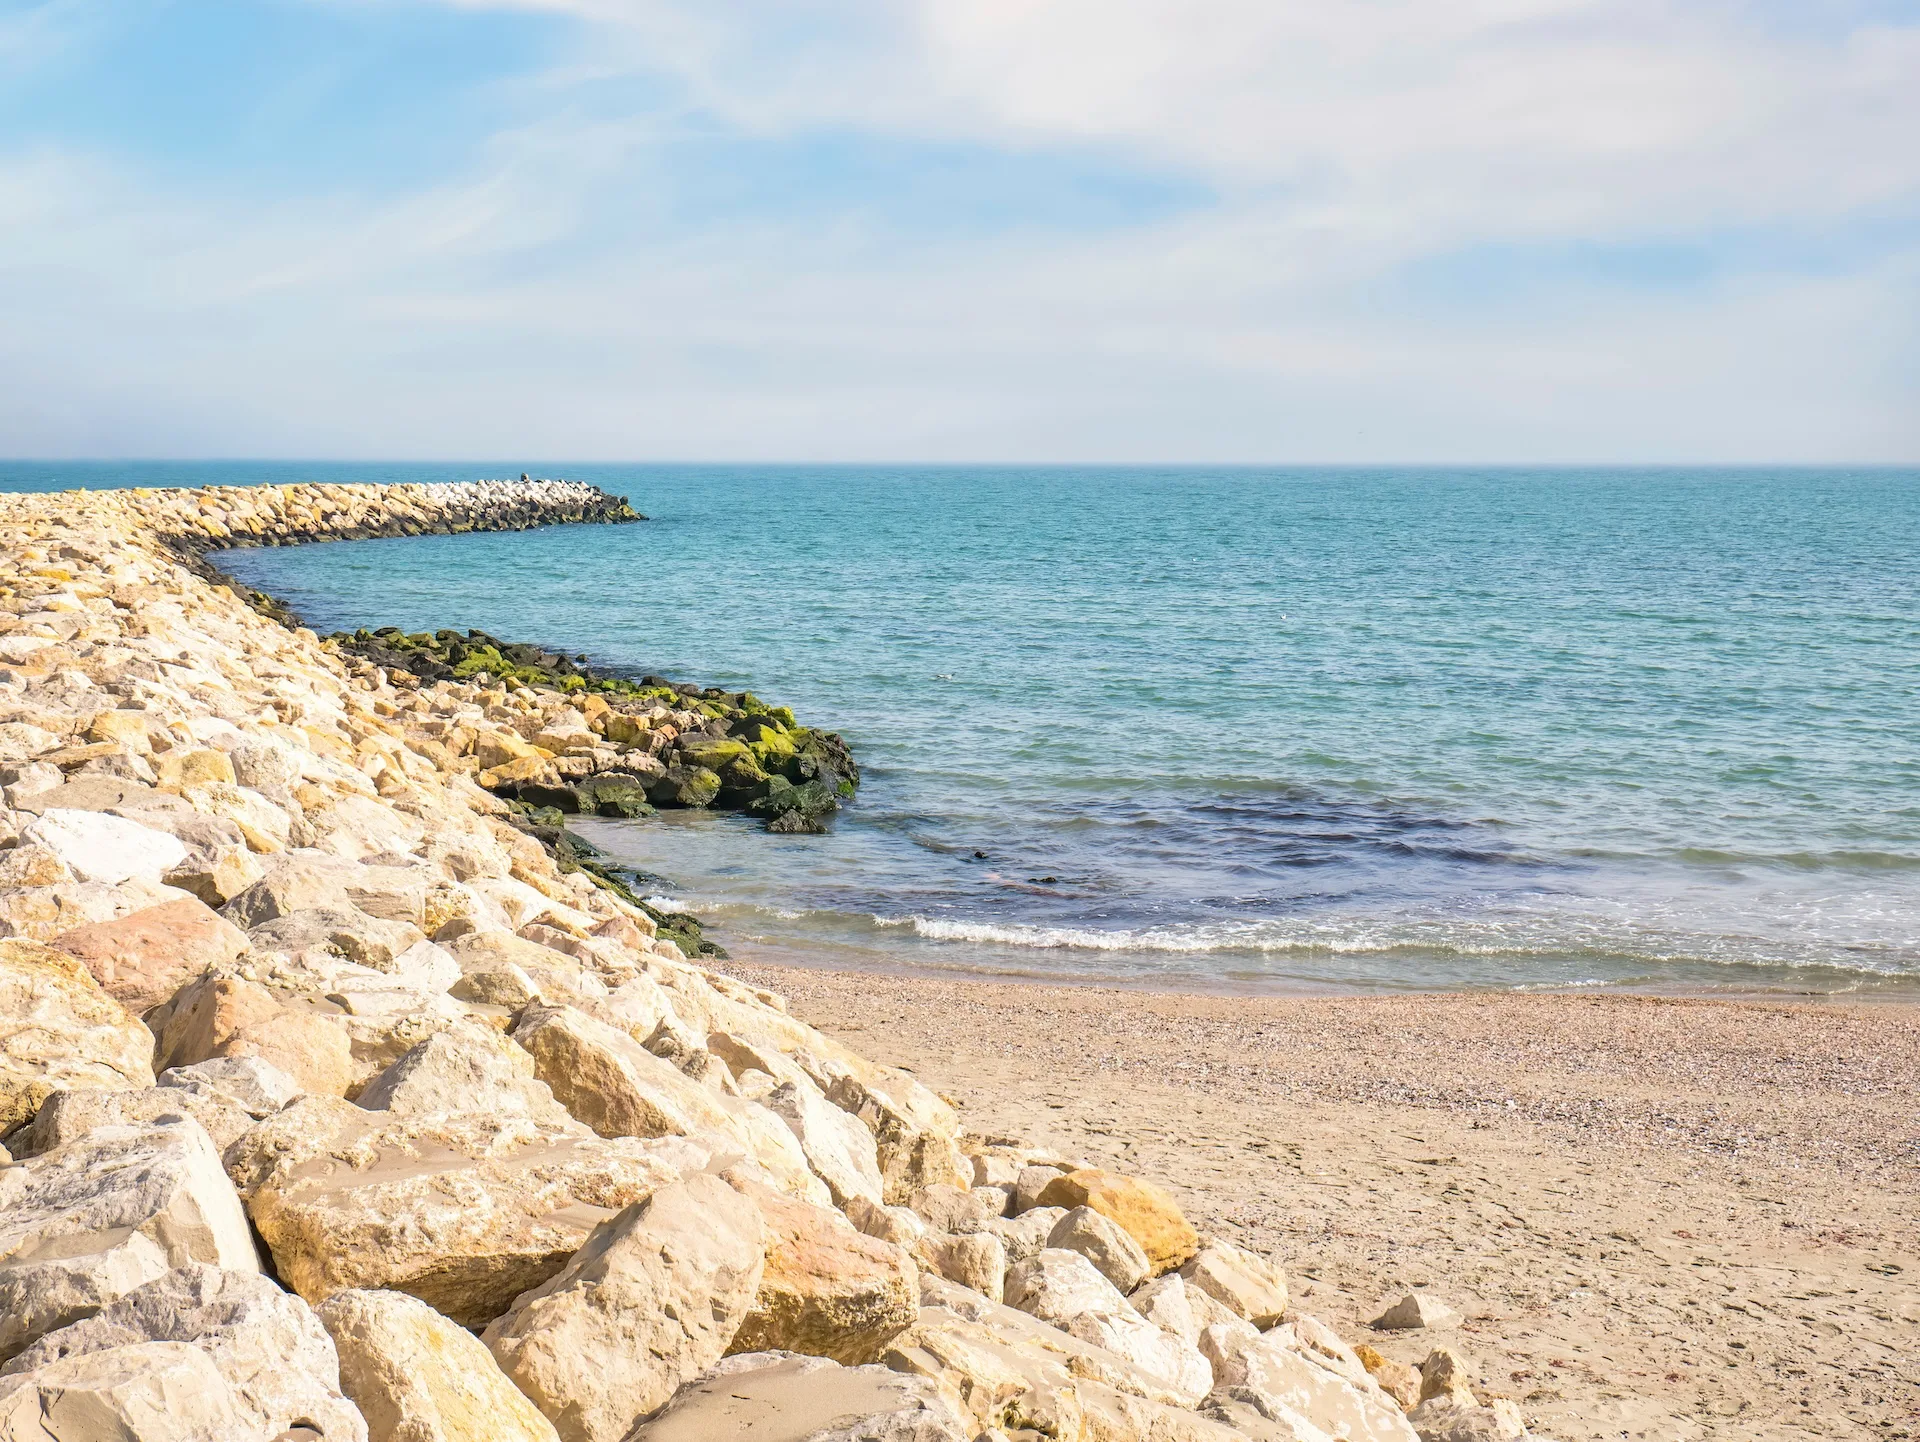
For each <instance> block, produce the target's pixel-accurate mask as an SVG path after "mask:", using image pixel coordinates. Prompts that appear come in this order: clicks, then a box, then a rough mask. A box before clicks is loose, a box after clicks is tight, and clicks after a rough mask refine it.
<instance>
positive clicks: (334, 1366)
mask: <svg viewBox="0 0 1920 1442" xmlns="http://www.w3.org/2000/svg"><path fill="white" fill-rule="evenodd" d="M182 1346H184V1347H189V1348H192V1349H194V1350H195V1351H197V1352H199V1353H200V1355H202V1356H203V1357H205V1358H206V1360H207V1361H208V1362H210V1363H211V1364H212V1369H211V1370H212V1378H211V1380H210V1381H209V1380H208V1378H207V1374H206V1371H205V1370H204V1369H199V1370H197V1372H196V1374H195V1375H196V1380H198V1381H199V1382H200V1384H201V1385H202V1386H203V1387H205V1388H206V1389H207V1390H208V1391H210V1392H212V1393H213V1395H214V1396H216V1397H219V1398H220V1399H221V1401H222V1402H224V1404H225V1410H226V1412H227V1413H228V1415H230V1416H231V1418H232V1423H231V1424H230V1427H229V1430H228V1431H226V1432H223V1433H215V1434H212V1436H213V1437H220V1438H228V1439H240V1438H247V1439H255V1438H257V1439H262V1442H265V1439H270V1438H278V1437H281V1436H284V1435H285V1434H286V1433H287V1432H288V1431H289V1430H290V1429H293V1428H297V1427H303V1428H305V1429H307V1432H308V1434H310V1435H312V1436H313V1437H315V1438H317V1439H324V1442H367V1428H366V1423H365V1422H363V1421H362V1420H361V1417H360V1413H359V1411H358V1409H356V1408H355V1407H354V1405H353V1404H352V1403H351V1402H349V1401H347V1399H346V1398H345V1397H343V1396H341V1394H340V1387H339V1363H338V1360H337V1358H336V1355H335V1353H334V1349H333V1342H332V1340H331V1339H330V1338H328V1336H327V1333H326V1330H325V1328H323V1327H322V1326H321V1325H320V1322H319V1320H318V1319H317V1318H316V1317H315V1316H314V1315H313V1312H312V1310H311V1309H310V1308H309V1307H308V1306H307V1304H306V1303H305V1302H302V1301H301V1300H300V1299H299V1298H298V1297H293V1296H289V1295H288V1294H287V1293H286V1292H283V1291H282V1290H280V1288H278V1287H276V1286H274V1284H273V1283H272V1282H270V1281H268V1280H267V1279H266V1278H265V1277H262V1276H260V1275H259V1274H258V1273H249V1272H233V1271H225V1270H222V1269H221V1268H219V1267H212V1266H204V1265H192V1264H190V1265H188V1266H185V1267H181V1268H178V1269H176V1270H173V1271H169V1272H167V1273H165V1274H164V1275H162V1276H160V1277H158V1278H156V1279H154V1280H153V1281H151V1282H148V1283H147V1284H146V1285H145V1286H142V1287H139V1288H137V1289H136V1290H134V1291H131V1292H129V1293H127V1294H126V1295H125V1296H124V1297H121V1298H120V1299H119V1300H118V1301H116V1302H115V1303H113V1305H112V1306H110V1307H107V1308H106V1309H104V1310H103V1311H101V1312H100V1313H99V1314H98V1315H96V1316H93V1317H90V1318H88V1319H87V1320H86V1321H84V1322H76V1323H74V1324H73V1325H72V1326H70V1327H65V1328H62V1329H61V1330H60V1331H58V1332H55V1333H53V1334H52V1335H50V1336H47V1337H43V1338H41V1340H40V1341H39V1342H38V1343H37V1344H35V1345H34V1346H33V1347H32V1348H30V1349H29V1350H27V1351H26V1352H23V1353H21V1355H20V1356H18V1357H16V1358H14V1360H13V1361H12V1362H11V1363H10V1364H9V1365H8V1367H7V1369H6V1371H7V1375H6V1376H4V1377H0V1416H5V1415H6V1410H5V1409H6V1406H7V1400H6V1399H7V1391H8V1389H9V1388H10V1387H18V1388H19V1389H20V1390H22V1391H28V1392H31V1393H36V1394H38V1395H39V1396H40V1397H41V1398H43V1399H44V1398H46V1397H47V1395H48V1393H49V1392H50V1391H51V1392H58V1391H61V1390H64V1389H67V1388H70V1387H71V1386H72V1385H73V1382H72V1379H73V1377H74V1376H75V1374H76V1373H77V1374H79V1375H81V1376H91V1377H92V1378H94V1379H95V1385H97V1383H98V1380H99V1379H100V1378H101V1377H102V1375H103V1373H104V1375H106V1376H114V1377H119V1378H122V1379H125V1378H129V1377H137V1376H138V1375H140V1372H141V1371H142V1370H143V1369H144V1368H145V1367H148V1366H153V1365H156V1364H157V1365H158V1367H159V1368H160V1370H161V1372H162V1374H163V1375H168V1374H172V1375H178V1374H177V1373H176V1371H175V1368H176V1366H177V1364H176V1362H175V1360H174V1359H175V1358H176V1357H177V1356H178V1354H177V1353H176V1352H174V1351H173V1349H174V1348H177V1347H182ZM155 1349H159V1350H157V1351H156V1350H155ZM91 1359H100V1360H99V1361H97V1362H95V1368H97V1369H99V1370H95V1369H89V1368H87V1367H85V1366H84V1365H83V1361H84V1360H91ZM106 1359H117V1361H108V1360H106ZM125 1386H126V1383H125V1381H122V1382H121V1383H120V1387H121V1388H124V1387H125ZM156 1390H158V1391H161V1392H162V1394H163V1395H164V1393H165V1391H169V1390H171V1389H156ZM148 1395H149V1396H151V1395H153V1393H151V1392H150V1393H149V1394H148ZM63 1400H64V1399H63ZM179 1401H180V1403H182V1404H184V1406H185V1407H187V1408H190V1409H191V1408H198V1407H200V1406H202V1405H204V1403H203V1402H202V1401H200V1400H199V1399H195V1398H189V1397H181V1398H180V1399H179ZM215 1405H216V1409H217V1408H218V1404H215ZM0 1435H13V1434H7V1433H0ZM23 1435H26V1436H32V1435H34V1434H32V1433H27V1434H23ZM84 1435H85V1434H84V1433H82V1434H77V1436H84ZM114 1435H116V1434H113V1433H108V1432H96V1433H94V1434H93V1436H94V1437H111V1436H114ZM130 1435H131V1436H132V1437H134V1438H137V1439H141V1442H144V1439H145V1438H148V1437H153V1436H162V1437H166V1436H174V1437H191V1436H194V1435H195V1434H194V1433H192V1432H191V1431H186V1432H180V1431H169V1430H161V1431H156V1432H139V1433H133V1434H130ZM77 1436H76V1442H77ZM208 1442H212V1437H210V1438H209V1439H208Z"/></svg>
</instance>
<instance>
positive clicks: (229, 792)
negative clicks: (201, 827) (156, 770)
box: [180, 781, 293, 852]
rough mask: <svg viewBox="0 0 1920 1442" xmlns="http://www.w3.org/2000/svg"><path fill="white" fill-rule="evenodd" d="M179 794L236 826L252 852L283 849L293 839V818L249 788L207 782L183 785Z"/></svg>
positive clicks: (212, 814) (195, 808)
mask: <svg viewBox="0 0 1920 1442" xmlns="http://www.w3.org/2000/svg"><path fill="white" fill-rule="evenodd" d="M180 794H181V795H182V796H183V797H185V798H186V799H187V800H188V801H190V802H191V803H192V804H193V809H194V810H195V811H204V812H206V813H207V814H208V815H209V816H222V817H225V818H226V819H227V820H228V821H231V822H233V823H234V824H235V825H237V826H238V827H239V828H240V834H241V835H242V836H244V837H245V838H246V839H247V846H248V847H249V848H250V849H252V850H254V851H259V852H267V851H284V850H286V848H287V843H288V842H289V841H291V840H292V839H293V818H292V817H290V816H288V815H287V813H286V812H284V811H282V810H281V809H280V808H279V807H278V806H275V805H274V804H273V803H272V802H271V801H269V800H267V798H266V797H264V796H262V795H261V794H260V793H259V792H258V791H255V790H253V789H252V788H251V787H248V786H236V785H234V784H233V783H232V782H228V781H208V782H204V783H202V784H200V785H196V786H188V787H184V788H182V790H181V792H180Z"/></svg>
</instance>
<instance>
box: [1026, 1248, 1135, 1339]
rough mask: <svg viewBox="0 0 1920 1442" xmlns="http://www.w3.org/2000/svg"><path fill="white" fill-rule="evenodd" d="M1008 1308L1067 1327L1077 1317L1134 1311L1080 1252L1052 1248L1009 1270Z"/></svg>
mask: <svg viewBox="0 0 1920 1442" xmlns="http://www.w3.org/2000/svg"><path fill="white" fill-rule="evenodd" d="M1006 1285H1007V1305H1008V1306H1009V1307H1013V1308H1016V1309H1017V1310H1019V1311H1022V1312H1025V1313H1027V1315H1029V1316H1032V1317H1038V1318H1039V1319H1040V1320H1041V1321H1043V1322H1051V1323H1053V1325H1054V1326H1056V1327H1064V1326H1065V1325H1066V1324H1067V1323H1068V1322H1070V1321H1072V1320H1073V1319H1074V1318H1075V1317H1079V1316H1083V1315H1086V1314H1089V1313H1098V1312H1125V1311H1130V1310H1131V1308H1129V1307H1128V1305H1127V1299H1126V1297H1125V1296H1123V1295H1122V1294H1121V1292H1120V1290H1119V1289H1118V1288H1117V1287H1115V1286H1114V1285H1113V1283H1112V1282H1110V1281H1108V1280H1107V1279H1106V1278H1105V1277H1103V1276H1101V1275H1100V1272H1099V1271H1098V1269H1096V1268H1095V1267H1094V1265H1093V1263H1092V1262H1089V1261H1088V1260H1087V1259H1086V1258H1085V1257H1083V1256H1081V1255H1080V1254H1079V1253H1078V1252H1066V1251H1060V1250H1057V1249H1054V1248H1049V1249H1047V1250H1046V1251H1043V1252H1040V1253H1039V1254H1038V1255H1036V1256H1032V1257H1029V1258H1028V1259H1027V1260H1026V1261H1024V1262H1016V1263H1015V1264H1014V1265H1013V1266H1011V1267H1009V1268H1008V1269H1007V1284H1006Z"/></svg>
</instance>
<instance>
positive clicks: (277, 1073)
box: [160, 1056, 300, 1120]
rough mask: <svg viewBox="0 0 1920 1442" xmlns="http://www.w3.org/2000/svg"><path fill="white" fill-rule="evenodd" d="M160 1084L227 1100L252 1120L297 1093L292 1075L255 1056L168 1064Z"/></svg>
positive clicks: (269, 1114) (266, 1113) (270, 1111)
mask: <svg viewBox="0 0 1920 1442" xmlns="http://www.w3.org/2000/svg"><path fill="white" fill-rule="evenodd" d="M160 1085H161V1086H163V1087H171V1088H176V1089H178V1090H180V1091H185V1092H191V1093H193V1094H194V1095H195V1096H203V1097H207V1098H210V1099H212V1100H215V1101H221V1102H226V1103H229V1104H231V1105H232V1106H235V1107H238V1108H239V1109H240V1110H241V1111H243V1112H245V1113H246V1114H247V1115H248V1116H250V1117H253V1118H254V1119H255V1120H258V1119H259V1118H261V1117H270V1116H272V1115H273V1114H274V1113H275V1112H277V1111H279V1110H280V1109H281V1108H282V1107H284V1106H286V1105H287V1104H288V1103H289V1102H291V1101H292V1100H293V1099H294V1098H295V1097H297V1096H299V1095H300V1088H299V1086H298V1085H297V1084H296V1083H295V1082H294V1079H293V1078H292V1077H290V1076H288V1075H287V1074H286V1073H285V1072H284V1071H282V1070H280V1068H279V1067H277V1066H275V1065H274V1064H273V1063H272V1062H270V1061H267V1060H265V1059H263V1058H261V1057H257V1056H230V1057H209V1058H208V1059H207V1060H206V1061H197V1062H194V1063H192V1064H191V1065H190V1066H177V1067H172V1068H170V1069H169V1070H167V1071H164V1072H162V1073H161V1074H160Z"/></svg>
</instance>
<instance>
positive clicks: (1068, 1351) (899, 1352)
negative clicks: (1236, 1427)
mask: <svg viewBox="0 0 1920 1442" xmlns="http://www.w3.org/2000/svg"><path fill="white" fill-rule="evenodd" d="M923 1300H924V1302H925V1305H923V1306H922V1307H921V1309H920V1315H919V1318H918V1320H917V1322H916V1323H915V1325H914V1327H913V1328H912V1329H911V1330H910V1331H908V1332H906V1333H905V1334H903V1335H902V1336H901V1337H899V1338H897V1339H896V1340H895V1343H894V1345H893V1346H892V1347H891V1348H889V1349H888V1351H887V1354H886V1364H887V1365H888V1366H889V1367H892V1368H893V1369H895V1370H896V1371H900V1372H905V1373H910V1374H912V1375H915V1376H921V1377H926V1378H929V1379H930V1380H932V1381H934V1382H936V1383H938V1384H939V1386H940V1388H941V1393H942V1395H943V1396H945V1397H946V1398H947V1399H948V1400H949V1402H950V1403H952V1405H953V1406H954V1407H955V1408H956V1409H958V1410H960V1411H961V1412H962V1413H963V1414H964V1415H967V1416H969V1417H971V1418H972V1419H973V1421H974V1423H975V1424H976V1425H977V1426H980V1427H983V1428H990V1429H999V1428H1004V1429H1005V1430H1006V1431H1008V1432H1010V1433H1014V1434H1016V1435H1027V1434H1029V1433H1038V1434H1041V1435H1044V1436H1046V1437H1049V1438H1057V1439H1061V1442H1108V1439H1128V1442H1136V1439H1137V1442H1149V1439H1151V1442H1163V1439H1164V1442H1244V1439H1240V1438H1239V1437H1238V1434H1236V1433H1234V1432H1232V1431H1230V1430H1229V1429H1227V1428H1225V1427H1222V1426H1220V1425H1219V1424H1217V1423H1213V1422H1208V1421H1205V1420H1203V1419H1201V1418H1199V1417H1197V1416H1196V1415H1195V1414H1194V1413H1192V1412H1189V1411H1185V1410H1183V1409H1181V1408H1180V1407H1179V1406H1178V1404H1177V1402H1176V1400H1175V1397H1174V1395H1173V1394H1172V1393H1171V1392H1169V1391H1168V1390H1167V1389H1166V1388H1165V1387H1164V1386H1163V1385H1161V1384H1160V1383H1159V1382H1158V1381H1156V1380H1155V1379H1154V1378H1152V1377H1149V1376H1147V1375H1146V1374H1144V1373H1142V1372H1141V1371H1140V1370H1139V1369H1138V1368H1136V1367H1135V1366H1134V1365H1133V1364H1131V1363H1130V1362H1128V1361H1127V1360H1125V1359H1124V1358H1121V1357H1117V1356H1115V1355H1114V1354H1113V1353H1111V1352H1108V1351H1106V1350H1105V1349H1104V1348H1102V1347H1099V1346H1096V1345H1091V1344H1089V1343H1086V1342H1083V1341H1081V1340H1079V1339H1078V1338H1075V1337H1071V1336H1069V1335H1068V1334H1066V1333H1065V1332H1062V1331H1060V1330H1058V1329H1057V1328H1054V1327H1051V1326H1048V1325H1047V1324H1045V1323H1043V1322H1040V1321H1037V1320H1035V1319H1034V1318H1032V1317H1029V1316H1027V1315H1026V1314H1025V1313H1022V1312H1016V1311H1014V1310H1013V1309H1012V1308H1010V1307H997V1306H995V1305H993V1304H992V1303H991V1302H988V1301H987V1300H986V1299H985V1298H983V1297H979V1296H976V1295H974V1294H973V1293H972V1292H968V1291H966V1290H964V1289H962V1288H959V1287H956V1286H954V1285H952V1284H951V1283H947V1282H943V1281H941V1280H939V1279H938V1278H927V1279H926V1280H925V1282H924V1294H923Z"/></svg>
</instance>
